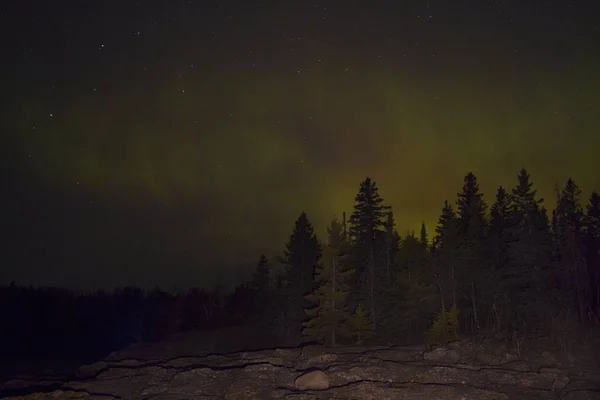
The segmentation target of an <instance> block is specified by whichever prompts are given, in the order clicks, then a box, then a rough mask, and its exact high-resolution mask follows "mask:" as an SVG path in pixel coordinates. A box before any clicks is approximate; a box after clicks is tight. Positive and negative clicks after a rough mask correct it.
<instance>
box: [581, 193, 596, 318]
mask: <svg viewBox="0 0 600 400" xmlns="http://www.w3.org/2000/svg"><path fill="white" fill-rule="evenodd" d="M584 245H585V259H586V264H587V268H588V274H589V276H590V293H591V308H592V310H593V311H594V312H595V313H596V315H597V316H599V317H600V195H598V193H597V192H592V195H591V196H590V200H589V203H588V204H587V206H586V214H585V219H584Z"/></svg>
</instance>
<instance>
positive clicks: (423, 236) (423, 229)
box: [419, 221, 429, 250]
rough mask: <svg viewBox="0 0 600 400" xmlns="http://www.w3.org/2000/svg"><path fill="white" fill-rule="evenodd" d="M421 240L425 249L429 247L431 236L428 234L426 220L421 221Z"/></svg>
mask: <svg viewBox="0 0 600 400" xmlns="http://www.w3.org/2000/svg"><path fill="white" fill-rule="evenodd" d="M419 242H420V243H421V246H422V247H423V249H425V250H427V249H429V237H428V236H427V228H426V227H425V221H423V222H422V223H421V233H420V234H419Z"/></svg>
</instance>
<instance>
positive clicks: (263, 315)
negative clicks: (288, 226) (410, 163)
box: [236, 169, 600, 345]
mask: <svg viewBox="0 0 600 400" xmlns="http://www.w3.org/2000/svg"><path fill="white" fill-rule="evenodd" d="M581 196H582V195H581V190H580V189H579V187H578V186H577V184H576V183H575V182H574V181H573V180H572V179H568V181H567V182H566V184H565V186H564V187H563V188H562V189H560V190H559V189H556V197H557V202H556V204H557V205H556V208H555V209H554V210H553V211H552V212H551V214H550V213H549V211H548V209H547V208H546V207H545V205H544V200H543V199H541V198H539V197H538V196H537V191H536V190H535V189H534V185H533V182H532V181H531V178H530V176H529V173H528V172H527V171H526V170H525V169H522V170H521V171H520V172H519V174H518V176H517V179H516V182H515V186H514V187H513V188H511V189H506V188H504V187H502V186H501V187H499V188H498V190H497V192H496V196H495V200H494V202H493V203H492V205H491V206H490V207H488V205H487V204H486V201H485V200H484V196H483V193H482V192H481V190H480V187H479V184H478V181H477V178H476V176H475V175H474V174H473V173H468V174H467V175H466V176H465V177H464V182H463V187H462V190H461V191H460V192H458V193H457V198H456V201H455V203H454V204H453V203H451V202H449V201H445V202H444V204H443V207H442V210H441V213H440V217H439V220H438V223H437V226H436V228H435V234H434V236H433V238H432V239H430V238H429V235H428V232H427V231H426V228H425V224H424V223H423V225H422V227H421V230H420V233H419V234H418V235H417V234H415V233H414V232H409V233H407V234H406V235H405V236H404V237H401V236H400V235H399V234H398V232H397V230H396V228H395V221H394V214H393V211H392V209H391V207H390V206H389V205H386V204H385V201H384V200H383V198H382V196H381V195H380V193H379V188H378V187H377V185H376V183H375V181H373V180H371V179H370V178H366V179H365V180H364V181H363V182H361V183H360V187H359V190H358V193H357V194H356V197H355V202H354V209H353V211H352V213H351V214H350V216H349V218H348V220H346V216H345V213H344V214H343V218H342V219H341V220H339V219H338V218H337V217H334V218H333V219H332V220H331V222H330V224H329V226H328V228H327V238H326V239H325V240H324V241H321V240H319V239H318V238H317V236H316V234H315V232H314V228H313V225H312V224H311V222H310V221H309V218H308V216H307V214H306V213H304V212H302V213H301V214H300V216H299V217H298V219H297V220H296V222H295V224H294V228H293V231H292V233H291V235H290V237H289V240H288V241H287V243H286V247H285V251H284V253H283V256H282V257H278V258H277V259H276V260H275V261H276V262H274V263H272V264H273V265H272V266H271V267H270V263H269V261H268V260H267V258H266V257H265V256H264V255H262V256H261V258H260V261H259V263H258V265H257V267H256V271H255V273H254V275H253V277H252V279H251V280H250V282H247V283H245V284H243V285H241V286H239V287H238V288H237V289H236V292H237V293H238V294H241V293H242V292H244V293H246V295H248V296H249V297H251V298H252V301H251V302H250V303H251V304H252V307H251V309H249V310H248V315H251V318H250V320H251V321H252V323H254V324H258V325H260V326H262V327H263V328H264V329H271V330H273V329H274V330H275V331H276V332H278V335H279V336H280V337H281V338H284V339H285V341H288V342H290V343H296V342H298V341H301V340H316V341H319V342H322V343H326V344H330V345H335V344H336V343H338V342H343V343H362V342H365V340H366V341H370V342H374V343H394V342H398V341H402V340H406V339H407V338H416V337H422V335H423V334H424V333H425V334H426V338H427V340H428V341H429V342H430V343H437V342H443V341H448V340H451V339H453V338H455V337H456V336H457V335H458V333H459V332H463V333H467V334H477V333H480V332H482V331H485V332H490V331H497V332H513V333H514V332H520V333H525V332H528V331H532V330H535V329H543V328H551V325H552V324H553V323H554V322H555V321H556V320H557V319H559V318H563V319H564V321H568V323H569V324H578V325H579V326H582V327H588V326H590V325H591V324H596V325H597V324H598V322H599V316H600V196H599V195H598V193H597V192H593V193H592V194H591V196H590V198H589V200H588V201H587V203H586V204H583V201H584V200H583V199H582V198H581ZM276 264H283V265H284V266H285V267H284V269H283V271H277V269H276V268H274V265H276ZM250 303H247V304H250ZM565 323H566V322H565Z"/></svg>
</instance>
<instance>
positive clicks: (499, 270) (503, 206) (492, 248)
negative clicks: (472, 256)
mask: <svg viewBox="0 0 600 400" xmlns="http://www.w3.org/2000/svg"><path fill="white" fill-rule="evenodd" d="M511 210H512V199H511V196H510V195H509V194H508V192H507V191H506V190H505V189H504V187H502V186H500V187H499V188H498V191H497V192H496V200H495V202H494V203H493V204H492V207H491V208H490V224H489V230H488V250H489V256H490V262H491V267H492V268H491V271H490V273H489V274H488V276H487V285H486V286H487V287H488V288H489V290H490V293H491V295H492V304H491V310H489V312H490V313H491V316H492V319H493V321H494V327H495V329H497V330H500V329H502V327H503V324H504V323H505V322H506V321H507V319H508V316H507V315H505V314H506V309H507V292H508V291H509V290H510V289H511V288H510V287H509V286H508V285H506V281H505V277H506V275H510V274H511V273H512V274H514V273H515V272H514V271H511V264H510V257H509V246H510V241H511V239H510V238H511V236H510V230H511V227H512V222H513V216H512V211H511Z"/></svg>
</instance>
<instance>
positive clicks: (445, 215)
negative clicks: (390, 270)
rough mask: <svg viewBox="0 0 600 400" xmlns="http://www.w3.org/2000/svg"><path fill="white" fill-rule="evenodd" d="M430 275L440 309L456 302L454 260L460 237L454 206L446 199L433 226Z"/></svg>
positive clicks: (456, 256)
mask: <svg viewBox="0 0 600 400" xmlns="http://www.w3.org/2000/svg"><path fill="white" fill-rule="evenodd" d="M435 232H436V236H435V238H434V239H433V257H432V268H431V271H432V275H433V277H434V281H435V286H436V287H437V289H438V290H439V293H440V299H441V306H442V309H447V307H448V305H449V304H448V303H450V305H451V304H457V295H456V265H457V264H456V262H457V259H458V257H459V255H460V251H461V249H460V237H459V235H458V226H457V220H456V213H455V211H454V208H453V207H452V206H451V205H450V204H449V203H448V201H447V200H446V201H445V202H444V207H443V208H442V213H441V215H440V218H439V220H438V224H437V226H436V228H435Z"/></svg>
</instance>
